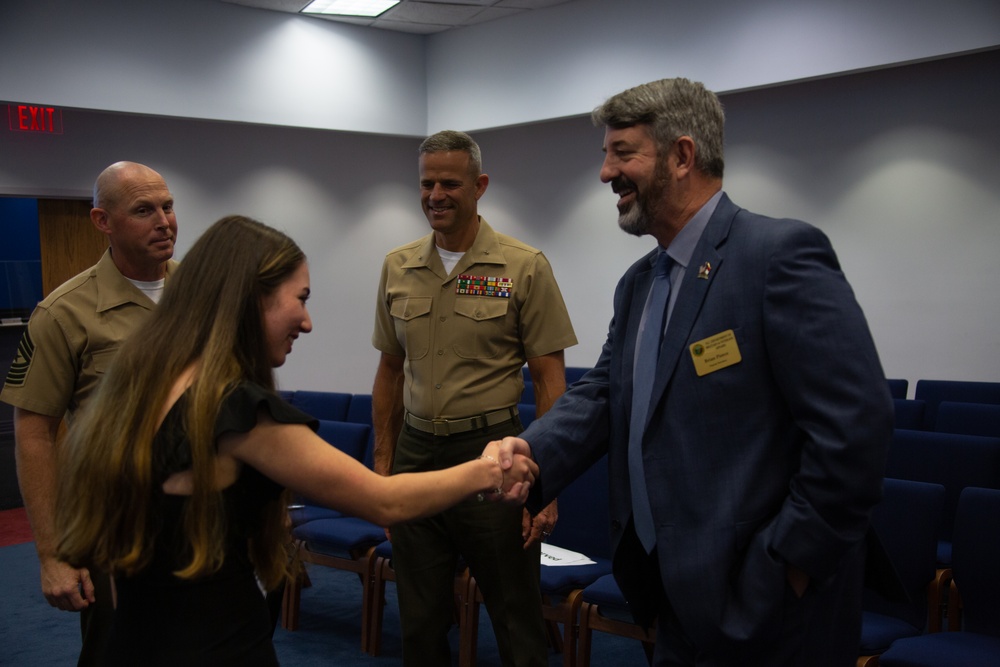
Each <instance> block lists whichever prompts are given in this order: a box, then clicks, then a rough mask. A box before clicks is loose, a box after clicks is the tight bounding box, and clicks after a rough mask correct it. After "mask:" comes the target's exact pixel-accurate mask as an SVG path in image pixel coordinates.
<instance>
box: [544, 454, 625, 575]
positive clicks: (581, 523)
mask: <svg viewBox="0 0 1000 667" xmlns="http://www.w3.org/2000/svg"><path fill="white" fill-rule="evenodd" d="M610 526H611V510H610V503H609V500H608V457H607V455H605V456H602V457H601V458H600V459H599V460H598V461H597V463H595V464H594V465H592V466H591V467H590V468H588V469H587V470H585V471H584V472H583V474H582V475H580V476H579V477H577V478H576V479H575V480H573V482H572V483H571V484H570V485H569V486H567V487H566V488H565V489H564V490H563V492H562V493H560V494H559V520H558V521H557V522H556V527H555V529H554V530H553V531H552V535H551V537H550V538H549V542H550V543H552V544H553V545H555V546H557V547H562V548H564V549H569V550H570V551H577V552H579V553H582V554H586V555H587V556H590V557H591V558H595V557H596V558H608V559H610V558H611V533H610V530H611V529H610Z"/></svg>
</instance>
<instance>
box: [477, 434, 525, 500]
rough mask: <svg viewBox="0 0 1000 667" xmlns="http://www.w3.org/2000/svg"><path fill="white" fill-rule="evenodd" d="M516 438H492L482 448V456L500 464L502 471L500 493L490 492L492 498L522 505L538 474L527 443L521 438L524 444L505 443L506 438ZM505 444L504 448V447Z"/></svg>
mask: <svg viewBox="0 0 1000 667" xmlns="http://www.w3.org/2000/svg"><path fill="white" fill-rule="evenodd" d="M517 439H518V438H509V437H508V438H504V440H503V441H500V440H494V441H493V442H491V443H489V444H488V445H486V448H485V449H484V450H483V457H484V458H490V459H493V460H494V461H496V462H497V463H499V464H500V469H501V470H502V471H503V484H502V486H501V487H500V493H494V494H490V497H491V498H492V499H493V500H496V501H500V502H504V503H508V504H512V505H523V504H524V503H525V501H527V500H528V491H530V490H531V485H532V484H534V482H535V478H536V477H537V476H538V465H537V464H536V463H535V462H534V461H533V460H531V450H530V449H528V443H526V442H524V441H523V440H521V442H522V443H524V446H523V447H521V446H516V445H506V442H507V440H517ZM505 445H506V449H505V448H504V447H505Z"/></svg>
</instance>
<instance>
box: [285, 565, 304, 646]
mask: <svg viewBox="0 0 1000 667" xmlns="http://www.w3.org/2000/svg"><path fill="white" fill-rule="evenodd" d="M301 601H302V578H301V577H295V579H294V580H293V581H290V582H289V583H288V585H287V586H285V592H284V594H282V596H281V627H282V628H284V629H285V630H289V631H292V632H294V631H295V630H298V629H299V604H300V603H301Z"/></svg>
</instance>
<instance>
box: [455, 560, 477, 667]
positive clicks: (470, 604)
mask: <svg viewBox="0 0 1000 667" xmlns="http://www.w3.org/2000/svg"><path fill="white" fill-rule="evenodd" d="M462 578H463V580H464V582H465V588H464V593H463V594H462V595H461V597H462V601H461V607H460V609H461V611H460V614H459V622H458V638H459V639H458V664H459V667H475V666H476V651H477V649H478V644H479V597H480V593H479V586H478V585H477V584H476V578H475V577H473V576H472V575H471V574H468V571H466V573H465V576H464V577H462Z"/></svg>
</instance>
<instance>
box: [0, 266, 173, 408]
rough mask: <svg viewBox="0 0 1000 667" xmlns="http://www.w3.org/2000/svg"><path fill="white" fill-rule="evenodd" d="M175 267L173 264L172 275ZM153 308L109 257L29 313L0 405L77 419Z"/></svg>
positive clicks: (68, 281) (68, 283) (72, 280)
mask: <svg viewBox="0 0 1000 667" xmlns="http://www.w3.org/2000/svg"><path fill="white" fill-rule="evenodd" d="M176 266H177V262H174V261H170V262H169V263H168V265H167V274H168V275H169V274H170V272H171V271H173V270H174V269H175V268H176ZM155 305H156V304H154V303H153V302H152V300H150V298H149V297H148V296H146V295H145V294H143V293H142V291H141V290H140V289H139V288H138V287H136V286H135V285H133V284H132V283H131V282H129V280H128V279H127V278H125V276H123V275H122V274H121V273H120V272H119V271H118V267H116V266H115V264H114V262H113V261H112V259H111V252H110V250H108V251H105V253H104V255H103V256H102V257H101V260H100V261H99V262H98V263H97V264H95V265H94V266H92V267H90V268H89V269H87V270H86V271H84V272H82V273H80V274H78V275H77V276H74V277H73V278H70V279H69V280H67V281H66V282H65V283H63V284H62V285H60V286H59V287H57V288H56V289H55V290H54V291H53V292H52V293H51V294H50V295H49V296H47V297H46V298H45V299H44V300H43V301H42V302H41V303H39V304H38V306H37V307H36V308H35V310H34V312H32V314H31V318H30V319H29V320H28V326H27V328H26V329H25V331H24V335H23V336H22V337H21V342H20V344H19V345H18V349H17V356H16V358H15V359H14V363H13V364H12V365H11V367H10V372H9V373H8V374H7V381H6V382H5V383H4V386H3V392H2V393H0V400H2V401H4V402H5V403H10V404H11V405H14V406H16V407H19V408H23V409H25V410H30V411H32V412H37V413H39V414H43V415H48V416H49V417H62V416H64V415H67V416H68V417H72V415H73V413H74V412H76V410H78V409H79V408H81V407H82V406H83V405H84V404H85V403H86V401H87V399H88V398H89V397H90V396H91V394H92V393H93V391H94V389H95V388H96V386H97V383H98V380H99V379H100V378H101V375H102V374H103V373H104V372H105V371H106V370H107V368H108V365H109V364H110V363H111V360H112V359H113V357H114V355H115V353H116V352H117V351H118V347H119V346H120V345H121V343H122V342H123V341H124V340H125V339H126V338H128V337H129V336H130V335H131V334H132V332H134V331H135V330H136V329H138V328H139V326H140V325H141V324H142V323H143V322H144V321H145V320H146V317H147V316H148V315H149V314H150V312H152V310H153V308H154V307H155Z"/></svg>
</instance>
